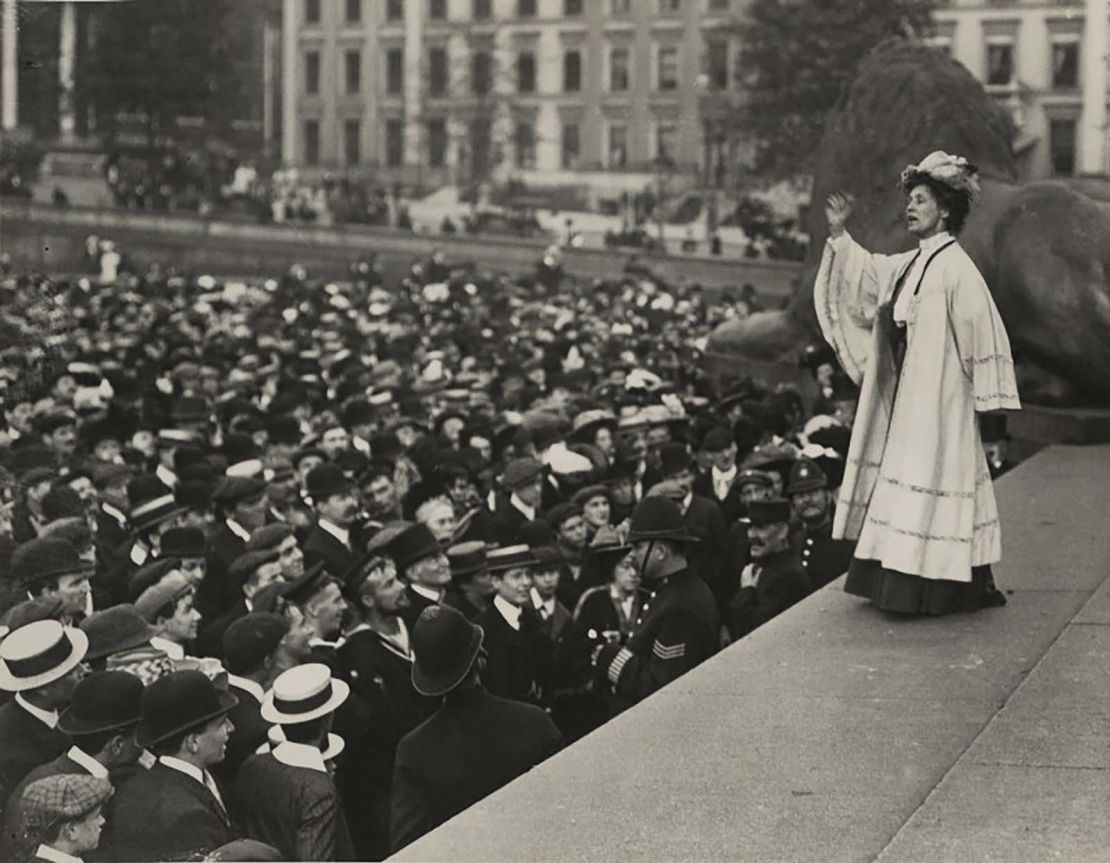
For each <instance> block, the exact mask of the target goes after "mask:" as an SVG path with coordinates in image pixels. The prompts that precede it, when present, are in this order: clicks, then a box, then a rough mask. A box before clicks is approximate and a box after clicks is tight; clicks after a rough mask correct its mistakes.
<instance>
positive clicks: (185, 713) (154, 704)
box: [135, 670, 239, 749]
mask: <svg viewBox="0 0 1110 863" xmlns="http://www.w3.org/2000/svg"><path fill="white" fill-rule="evenodd" d="M238 703H239V699H238V698H236V697H235V696H234V695H232V694H231V693H230V692H221V691H220V690H219V689H217V688H216V684H215V683H213V682H212V681H211V680H209V679H208V678H207V677H206V676H205V675H204V673H203V672H200V671H193V670H189V671H175V672H173V673H172V674H167V675H166V676H164V677H160V678H159V679H158V680H156V681H154V682H153V683H152V684H150V686H148V687H147V688H146V692H144V693H143V701H142V718H141V719H140V720H139V727H138V728H137V729H136V730H135V741H136V742H137V743H138V744H139V745H140V746H142V747H143V748H144V749H149V748H150V747H151V746H154V745H155V744H157V743H161V742H162V741H163V740H168V739H169V738H171V737H174V736H176V735H178V734H182V733H184V732H186V731H189V730H190V729H192V728H196V727H197V726H198V725H201V724H202V723H204V722H209V721H211V720H213V719H215V718H216V717H217V716H223V715H224V714H225V713H227V712H228V711H229V710H231V708H233V707H234V706H235V705H236V704H238Z"/></svg>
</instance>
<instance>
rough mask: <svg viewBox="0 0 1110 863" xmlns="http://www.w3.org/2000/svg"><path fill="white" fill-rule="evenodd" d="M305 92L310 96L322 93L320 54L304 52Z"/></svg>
mask: <svg viewBox="0 0 1110 863" xmlns="http://www.w3.org/2000/svg"><path fill="white" fill-rule="evenodd" d="M304 91H305V92H306V93H308V94H309V95H310V96H313V95H315V94H317V93H319V92H320V52H319V51H305V52H304Z"/></svg>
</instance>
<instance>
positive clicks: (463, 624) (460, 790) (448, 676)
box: [390, 606, 562, 850]
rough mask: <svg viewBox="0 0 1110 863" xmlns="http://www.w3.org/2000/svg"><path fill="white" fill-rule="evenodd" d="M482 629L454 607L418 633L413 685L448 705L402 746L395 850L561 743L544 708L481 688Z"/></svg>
mask: <svg viewBox="0 0 1110 863" xmlns="http://www.w3.org/2000/svg"><path fill="white" fill-rule="evenodd" d="M481 651H482V628H481V627H480V626H478V625H477V624H474V623H470V622H469V621H468V620H467V619H466V618H465V617H463V616H462V614H460V613H459V612H457V611H455V609H453V608H449V607H446V606H433V607H432V608H428V609H425V610H424V611H423V612H421V615H420V617H419V619H418V620H417V622H416V628H415V630H414V631H413V652H414V654H415V657H416V659H415V662H414V664H413V668H412V683H413V686H414V687H415V688H416V690H417V691H418V692H420V693H421V694H423V695H425V696H428V697H429V698H442V699H443V705H442V706H441V707H440V708H439V710H438V711H437V712H436V713H435V715H433V716H432V717H431V718H429V719H428V720H427V721H426V722H424V723H423V724H422V725H420V726H419V727H417V728H416V729H414V730H413V731H411V732H410V733H409V734H407V735H406V736H405V738H404V739H403V740H402V741H401V744H400V746H398V748H397V760H396V763H395V766H394V770H393V804H392V818H391V831H390V832H391V837H392V845H393V849H394V850H398V849H400V848H403V847H404V846H405V845H408V844H409V843H410V842H413V841H415V840H416V839H419V838H420V837H421V836H423V835H424V834H425V833H427V832H428V831H430V830H433V829H435V828H436V827H438V826H439V825H440V824H442V823H443V822H444V821H446V820H448V819H449V818H451V817H453V816H454V815H456V814H458V813H459V812H461V811H462V810H464V809H466V808H467V807H468V806H471V805H473V804H474V803H477V802H478V801H479V800H481V799H482V798H483V797H485V796H487V795H489V794H492V793H493V792H494V791H496V790H497V789H498V788H500V787H501V786H503V785H505V784H507V783H509V782H511V781H512V780H513V779H515V778H516V777H517V776H519V775H521V774H522V773H526V772H527V771H528V770H530V769H531V768H532V767H534V766H535V765H537V764H539V763H540V762H541V761H543V760H544V759H546V758H548V757H550V756H551V755H553V754H555V752H557V751H558V750H559V749H560V748H561V746H562V737H561V736H560V735H559V730H558V729H557V728H556V727H555V724H554V723H553V722H552V721H551V719H550V717H548V715H547V714H546V713H545V712H544V711H543V710H541V709H540V708H538V707H535V706H533V705H530V704H521V703H520V702H518V701H510V700H508V699H504V698H498V697H497V696H495V695H491V694H490V693H489V692H488V691H487V690H486V688H485V687H484V686H483V685H482V681H481V667H482V660H481V658H480V655H481Z"/></svg>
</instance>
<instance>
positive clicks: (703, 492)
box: [694, 470, 746, 526]
mask: <svg viewBox="0 0 1110 863" xmlns="http://www.w3.org/2000/svg"><path fill="white" fill-rule="evenodd" d="M736 476H740V471H739V470H737V471H736ZM694 494H696V495H699V496H701V497H704V498H707V499H708V500H711V501H713V502H714V503H715V504H717V506H719V507H720V508H721V515H722V516H724V519H725V525H726V526H728V525H732V524H735V523H736V521H737V520H738V519H741V518H743V517H744V515H745V514H746V507H745V506H744V503H743V501H741V500H740V487H739V486H738V485H737V484H736V479H735V478H734V479H733V481H732V485H730V486H729V489H728V494H726V495H725V496H724V499H723V500H722V499H721V498H719V497H717V492H716V490H715V489H714V488H713V472H712V470H708V471H706V472H705V473H699V474H698V475H697V477H696V478H695V479H694Z"/></svg>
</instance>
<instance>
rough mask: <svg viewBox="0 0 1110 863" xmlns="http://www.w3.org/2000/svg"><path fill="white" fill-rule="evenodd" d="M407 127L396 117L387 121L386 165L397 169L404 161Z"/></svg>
mask: <svg viewBox="0 0 1110 863" xmlns="http://www.w3.org/2000/svg"><path fill="white" fill-rule="evenodd" d="M404 152H405V126H404V124H403V123H402V122H401V120H400V119H399V118H397V117H394V118H392V119H390V120H386V121H385V163H386V164H387V165H389V167H391V168H396V167H397V166H398V165H400V164H401V162H402V161H404Z"/></svg>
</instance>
